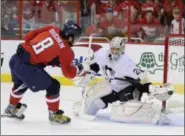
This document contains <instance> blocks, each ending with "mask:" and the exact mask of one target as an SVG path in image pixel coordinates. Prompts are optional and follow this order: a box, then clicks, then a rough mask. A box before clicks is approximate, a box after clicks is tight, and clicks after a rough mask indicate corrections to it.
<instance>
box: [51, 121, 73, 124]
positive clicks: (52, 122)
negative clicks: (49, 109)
mask: <svg viewBox="0 0 185 136" xmlns="http://www.w3.org/2000/svg"><path fill="white" fill-rule="evenodd" d="M49 122H50V124H51V125H68V124H70V123H71V121H69V122H55V121H49Z"/></svg>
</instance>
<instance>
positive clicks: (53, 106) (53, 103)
mask: <svg viewBox="0 0 185 136" xmlns="http://www.w3.org/2000/svg"><path fill="white" fill-rule="evenodd" d="M46 103H47V105H48V110H49V111H51V112H57V111H58V110H59V103H60V97H59V96H57V97H52V96H50V97H48V96H46Z"/></svg>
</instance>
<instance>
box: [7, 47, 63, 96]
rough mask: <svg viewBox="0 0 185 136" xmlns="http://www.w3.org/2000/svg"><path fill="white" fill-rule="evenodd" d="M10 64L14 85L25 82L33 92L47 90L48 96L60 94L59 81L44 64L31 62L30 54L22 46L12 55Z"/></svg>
mask: <svg viewBox="0 0 185 136" xmlns="http://www.w3.org/2000/svg"><path fill="white" fill-rule="evenodd" d="M9 66H10V69H11V75H12V81H13V83H14V87H15V86H20V85H22V84H25V85H26V86H27V87H28V88H29V89H30V90H32V91H33V92H38V91H40V90H46V91H47V95H48V96H53V95H59V90H60V84H59V82H58V81H57V80H55V79H53V78H52V77H51V76H50V75H49V74H48V73H47V72H46V71H45V70H44V66H42V65H32V64H30V55H29V53H27V52H26V51H25V50H24V49H23V48H22V47H21V46H19V47H18V50H17V53H16V54H15V55H13V56H12V57H11V59H10V62H9ZM26 90H27V89H23V90H20V91H22V92H19V93H24V91H26Z"/></svg>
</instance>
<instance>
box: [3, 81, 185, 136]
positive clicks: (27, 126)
mask: <svg viewBox="0 0 185 136" xmlns="http://www.w3.org/2000/svg"><path fill="white" fill-rule="evenodd" d="M11 87H12V84H10V83H1V113H3V112H4V109H5V107H6V106H7V104H8V99H9V93H10V91H11ZM79 97H80V88H74V87H67V86H66V87H61V101H60V107H61V108H62V109H63V110H64V111H65V114H66V115H68V116H70V117H71V118H72V122H71V123H70V124H68V125H51V124H50V123H49V121H48V111H47V106H46V103H45V92H44V91H43V92H38V93H32V92H31V91H29V90H28V91H27V92H26V94H25V95H24V98H23V99H22V101H23V102H25V103H26V104H27V105H28V109H27V111H26V112H25V115H26V117H25V119H24V120H23V121H18V120H15V119H8V118H1V134H2V135H36V134H37V135H67V134H71V135H88V134H89V135H96V134H98V135H101V134H104V135H130V134H132V135H157V134H159V135H184V113H178V114H177V113H176V114H170V116H169V117H170V119H171V120H172V124H171V125H170V126H156V125H146V124H125V123H117V122H112V121H110V120H109V109H107V110H102V111H100V112H99V113H98V115H97V118H96V120H95V121H92V122H91V121H85V120H80V119H78V118H76V117H75V116H74V115H73V112H72V104H73V101H74V100H78V99H79ZM172 99H178V100H179V99H181V100H183V96H174V97H173V98H172Z"/></svg>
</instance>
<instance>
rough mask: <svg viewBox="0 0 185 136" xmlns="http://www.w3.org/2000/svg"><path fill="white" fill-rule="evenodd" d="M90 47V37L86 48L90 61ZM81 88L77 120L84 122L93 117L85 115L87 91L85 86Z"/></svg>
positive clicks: (93, 117)
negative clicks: (80, 103) (80, 104)
mask: <svg viewBox="0 0 185 136" xmlns="http://www.w3.org/2000/svg"><path fill="white" fill-rule="evenodd" d="M91 45H92V36H90V37H89V46H88V56H87V59H91V58H92V57H93V54H91ZM81 87H82V106H81V108H80V113H79V118H81V119H85V120H94V119H95V116H91V115H87V114H85V112H84V111H85V100H86V97H87V91H85V89H86V86H85V85H83V86H81Z"/></svg>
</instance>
